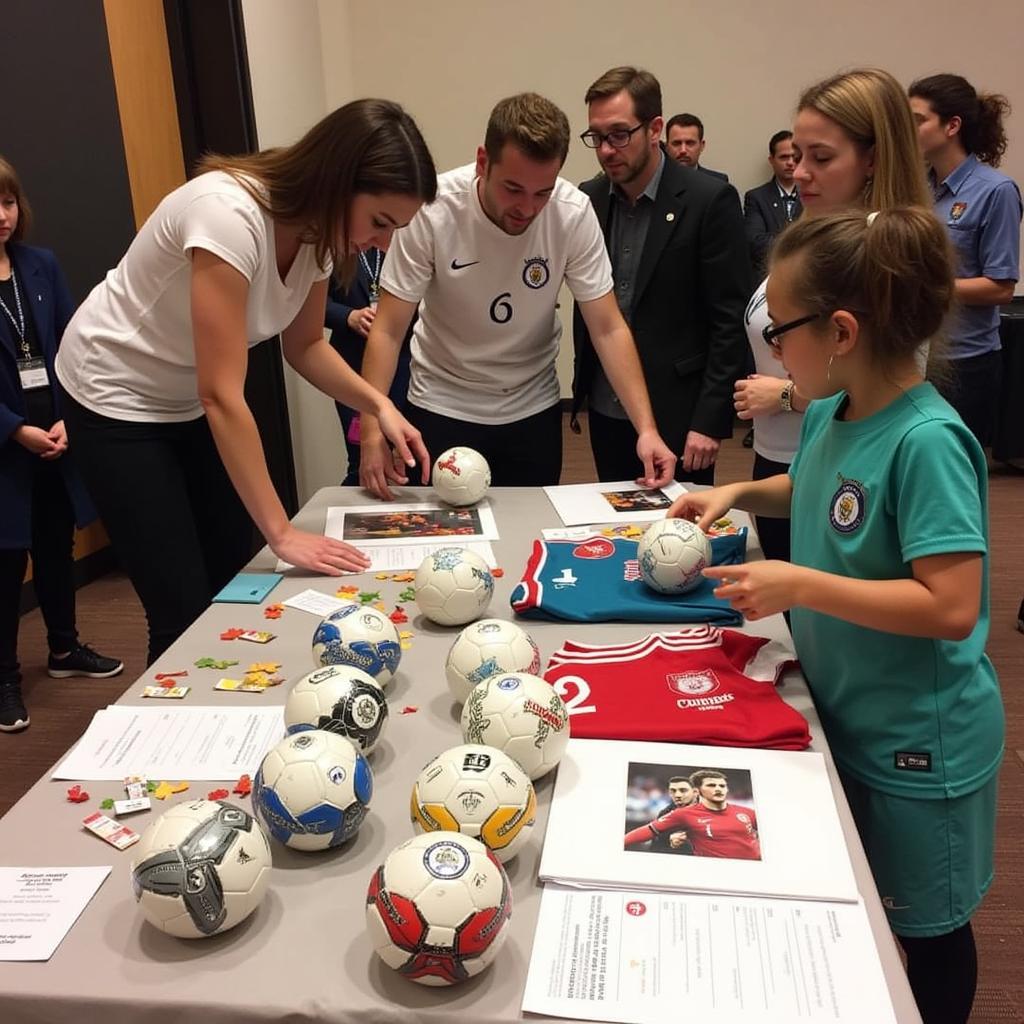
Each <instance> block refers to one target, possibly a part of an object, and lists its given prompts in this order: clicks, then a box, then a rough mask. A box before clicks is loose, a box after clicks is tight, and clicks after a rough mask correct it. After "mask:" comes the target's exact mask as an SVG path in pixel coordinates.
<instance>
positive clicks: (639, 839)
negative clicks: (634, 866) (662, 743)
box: [623, 761, 761, 860]
mask: <svg viewBox="0 0 1024 1024" xmlns="http://www.w3.org/2000/svg"><path fill="white" fill-rule="evenodd" d="M627 773H628V779H627V785H626V807H625V812H626V814H625V820H626V826H625V827H626V835H625V837H624V839H623V847H624V849H626V850H627V851H629V852H637V853H660V854H680V853H682V854H692V855H693V856H695V857H723V858H729V859H733V860H760V859H761V843H760V840H759V838H758V834H757V812H756V810H755V806H754V790H753V784H752V780H751V775H750V772H749V771H747V770H745V769H742V768H730V769H728V771H723V770H721V769H719V768H707V767H704V768H701V767H695V766H691V765H686V766H683V765H663V764H650V763H638V762H632V761H631V762H630V764H629V767H628V769H627ZM666 798H667V800H666Z"/></svg>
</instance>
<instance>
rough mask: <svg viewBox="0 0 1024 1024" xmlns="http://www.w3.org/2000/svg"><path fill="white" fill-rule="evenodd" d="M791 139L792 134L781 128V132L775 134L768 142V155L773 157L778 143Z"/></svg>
mask: <svg viewBox="0 0 1024 1024" xmlns="http://www.w3.org/2000/svg"><path fill="white" fill-rule="evenodd" d="M791 138H793V133H792V132H791V131H789V129H788V128H783V129H782V131H781V132H776V133H775V134H774V135H773V136H772V137H771V138H770V139H769V140H768V155H769V156H775V147H776V146H777V145H778V144H779V143H780V142H785V141H786V140H787V139H791Z"/></svg>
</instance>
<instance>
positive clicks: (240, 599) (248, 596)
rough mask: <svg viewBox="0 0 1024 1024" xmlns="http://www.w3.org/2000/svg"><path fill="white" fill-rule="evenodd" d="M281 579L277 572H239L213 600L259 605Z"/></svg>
mask: <svg viewBox="0 0 1024 1024" xmlns="http://www.w3.org/2000/svg"><path fill="white" fill-rule="evenodd" d="M281 579H282V577H281V574H280V573H278V572H240V573H239V574H238V575H237V576H236V577H235V578H234V579H233V580H230V581H229V582H228V583H227V585H226V586H225V587H224V589H223V590H222V591H221V592H220V593H219V594H217V595H216V596H215V597H214V599H213V600H214V601H215V602H216V601H219V602H222V603H225V602H226V603H228V604H259V603H260V601H262V600H263V598H265V597H266V596H267V594H269V593H270V592H271V591H272V590H273V589H274V587H276V586H277V585H278V583H280V582H281Z"/></svg>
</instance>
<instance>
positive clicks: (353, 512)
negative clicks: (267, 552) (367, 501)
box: [324, 499, 498, 553]
mask: <svg viewBox="0 0 1024 1024" xmlns="http://www.w3.org/2000/svg"><path fill="white" fill-rule="evenodd" d="M435 516H436V517H437V518H439V519H441V520H442V521H441V522H439V523H437V524H436V525H437V528H439V529H448V528H451V526H452V523H451V522H449V520H451V519H454V518H462V519H465V524H464V525H463V526H462V527H461V528H462V529H468V530H469V531H470V532H467V533H448V534H438V533H431V532H419V531H421V530H423V531H426V530H428V529H429V525H428V524H426V523H423V524H421V525H419V526H417V525H416V523H415V522H414V520H415V519H416V518H420V519H425V520H431V519H433V518H434V517H435ZM356 517H358V518H359V519H360V520H361V521H362V525H363V526H364V527H366V528H367V529H369V530H370V533H369V534H368V535H366V536H361V535H360V533H359V532H358V531H357V530H356V529H355V528H354V526H355V524H354V523H353V522H352V520H353V519H355V518H356ZM386 520H391V522H392V525H391V527H390V529H392V530H393V531H394V532H393V533H392V534H390V535H388V536H384V537H378V536H375V535H374V533H375V532H376V529H378V528H379V529H381V530H385V529H389V525H388V522H386ZM407 530H408V531H409V532H408V533H406V531H407ZM324 534H325V535H326V536H328V537H333V538H334V539H335V540H343V541H345V542H346V543H347V544H352V545H354V546H355V547H357V548H359V549H360V550H363V551H366V552H367V553H369V552H370V549H371V548H375V547H393V546H394V545H401V544H411V545H422V544H424V543H432V544H436V543H438V542H447V543H449V544H451V543H458V542H460V541H471V540H498V524H497V522H495V519H494V511H493V509H492V508H491V505H490V502H488V501H487V500H486V499H484V500H483V501H480V502H478V503H477V504H476V505H471V506H469V507H468V508H464V509H456V508H452V507H451V506H450V505H442V504H439V503H438V502H417V503H412V504H390V503H389V504H379V505H332V506H330V507H329V508H328V509H327V519H326V523H325V525H324Z"/></svg>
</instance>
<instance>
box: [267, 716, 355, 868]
mask: <svg viewBox="0 0 1024 1024" xmlns="http://www.w3.org/2000/svg"><path fill="white" fill-rule="evenodd" d="M372 795H373V773H372V772H371V771H370V766H369V765H368V764H367V763H366V758H364V757H363V755H362V754H360V753H359V751H358V750H356V748H355V747H354V746H353V745H352V744H351V743H350V742H349V741H348V740H347V739H344V738H343V737H341V736H338V735H336V734H335V733H333V732H325V731H324V730H322V729H315V730H313V731H311V732H299V733H295V734H294V735H292V736H286V737H285V738H284V739H283V740H281V742H280V743H278V744H277V746H276V747H271V749H270V750H268V751H267V754H266V756H265V757H264V758H263V761H262V762H261V764H260V767H259V771H257V772H256V778H255V779H253V784H252V805H253V809H254V810H255V811H256V813H257V814H258V815H259V818H260V820H261V821H262V822H263V824H264V825H266V827H267V831H268V832H269V833H270V834H271V835H272V836H273V837H274V838H275V839H276V840H278V842H281V843H284V845H285V846H290V847H292V848H293V849H295V850H326V849H327V848H328V847H331V846H339V845H340V844H341V843H344V842H346V841H347V840H349V839H351V838H352V837H353V836H354V835H355V834H356V833H357V832H358V831H359V826H360V825H362V823H363V819H364V818H365V817H366V812H367V810H368V809H369V804H370V797H371V796H372Z"/></svg>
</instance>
